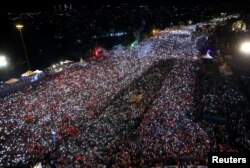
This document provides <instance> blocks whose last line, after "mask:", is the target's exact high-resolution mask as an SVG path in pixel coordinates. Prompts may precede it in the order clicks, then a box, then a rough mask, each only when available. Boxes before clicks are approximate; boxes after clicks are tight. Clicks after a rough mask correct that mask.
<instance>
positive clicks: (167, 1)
mask: <svg viewBox="0 0 250 168" xmlns="http://www.w3.org/2000/svg"><path fill="white" fill-rule="evenodd" d="M99 1H100V0H99ZM99 1H98V0H89V1H87V0H47V1H46V0H33V1H28V0H22V1H17V0H8V1H4V2H2V3H3V4H1V5H0V8H1V11H4V12H25V11H37V10H42V11H43V10H50V9H53V6H54V5H56V4H59V3H61V4H62V3H72V6H73V7H75V8H77V7H79V6H81V5H88V6H99V5H103V4H111V5H112V4H113V5H118V4H124V3H127V4H128V5H153V6H156V7H157V6H159V5H184V6H192V5H195V4H206V5H209V4H225V3H233V4H247V0H101V2H99Z"/></svg>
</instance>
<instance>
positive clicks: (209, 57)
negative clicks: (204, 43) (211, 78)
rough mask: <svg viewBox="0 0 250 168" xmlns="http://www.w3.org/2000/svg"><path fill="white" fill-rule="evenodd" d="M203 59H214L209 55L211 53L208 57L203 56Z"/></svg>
mask: <svg viewBox="0 0 250 168" xmlns="http://www.w3.org/2000/svg"><path fill="white" fill-rule="evenodd" d="M202 58H204V59H213V57H212V56H211V55H210V54H209V52H207V54H206V55H203V56H202Z"/></svg>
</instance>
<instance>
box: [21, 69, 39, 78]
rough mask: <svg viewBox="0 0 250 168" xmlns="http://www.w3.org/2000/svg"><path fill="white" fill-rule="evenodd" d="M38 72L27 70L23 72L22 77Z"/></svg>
mask: <svg viewBox="0 0 250 168" xmlns="http://www.w3.org/2000/svg"><path fill="white" fill-rule="evenodd" d="M34 74H36V73H35V72H33V71H31V70H28V71H27V72H25V73H24V74H22V77H27V76H32V75H34Z"/></svg>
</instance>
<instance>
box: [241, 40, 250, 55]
mask: <svg viewBox="0 0 250 168" xmlns="http://www.w3.org/2000/svg"><path fill="white" fill-rule="evenodd" d="M240 50H241V51H242V52H243V53H245V54H250V42H244V43H242V44H241V46H240Z"/></svg>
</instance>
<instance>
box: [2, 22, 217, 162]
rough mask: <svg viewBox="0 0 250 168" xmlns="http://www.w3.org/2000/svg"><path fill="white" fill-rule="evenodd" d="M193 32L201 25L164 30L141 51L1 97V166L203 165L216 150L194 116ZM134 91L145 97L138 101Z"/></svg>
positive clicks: (116, 54) (120, 52)
mask: <svg viewBox="0 0 250 168" xmlns="http://www.w3.org/2000/svg"><path fill="white" fill-rule="evenodd" d="M194 30H195V25H192V26H187V27H183V28H181V29H165V30H164V31H162V32H161V33H160V34H159V35H157V36H154V37H151V38H149V39H148V40H146V41H143V42H141V43H140V44H139V45H138V46H136V47H135V48H132V49H131V48H118V49H116V50H111V51H107V52H106V53H105V54H106V57H105V59H102V60H99V61H98V60H95V61H89V62H88V66H84V67H83V66H70V67H68V68H67V67H66V68H65V69H64V70H62V71H61V72H60V73H58V75H56V76H52V77H50V78H48V79H45V80H44V81H42V82H41V83H40V85H38V86H36V87H34V88H29V89H26V90H23V91H19V92H17V93H15V94H12V95H10V96H8V97H5V98H3V99H1V100H0V103H1V106H0V111H1V113H0V115H1V120H0V128H1V130H0V145H1V150H0V156H1V157H0V167H2V166H5V167H12V166H19V167H20V166H21V165H25V164H28V165H34V164H35V163H37V162H42V165H43V166H45V167H55V166H56V167H67V166H69V167H81V166H86V167H88V166H89V167H102V166H114V167H115V166H119V167H121V166H124V167H128V166H130V165H141V166H146V165H152V164H154V163H157V162H158V161H159V162H160V163H162V164H163V163H164V164H168V163H165V162H164V161H163V160H165V161H171V159H170V158H172V159H173V158H174V159H178V158H187V159H193V160H197V159H198V158H200V159H202V161H204V159H205V154H206V151H207V150H210V149H213V148H214V147H215V142H214V141H211V139H212V138H213V137H211V136H208V135H209V132H210V131H211V130H210V129H209V128H206V129H205V128H204V127H203V126H202V123H200V122H194V121H193V120H191V119H190V118H189V117H188V116H189V114H190V113H191V112H192V110H193V106H194V104H193V95H192V93H193V91H194V87H195V73H194V71H195V69H196V66H195V65H196V64H195V63H196V62H197V61H199V60H200V58H199V55H198V51H197V50H196V49H195V41H193V40H192V37H191V36H192V33H191V32H192V31H194ZM162 62H164V64H166V66H165V67H164V66H163V67H164V68H165V69H164V68H162V66H160V65H161V63H162ZM152 72H153V73H152ZM150 76H151V77H150ZM152 76H153V77H152ZM162 80H164V81H163V83H161V81H162ZM159 88H160V90H159V92H158V89H159ZM154 93H157V94H156V95H155V96H156V97H155V96H154ZM132 94H141V95H142V100H140V101H139V103H135V104H133V103H132V102H130V101H129V97H130V96H131V95H132ZM153 100H154V101H153ZM152 101H153V103H152V104H151V102H152ZM137 127H138V128H137ZM131 132H132V133H135V135H138V136H136V137H137V138H136V140H134V141H132V142H131V141H130V140H128V139H129V138H126V137H129V136H130V134H131ZM168 159H170V160H168ZM202 163H203V162H201V164H202Z"/></svg>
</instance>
